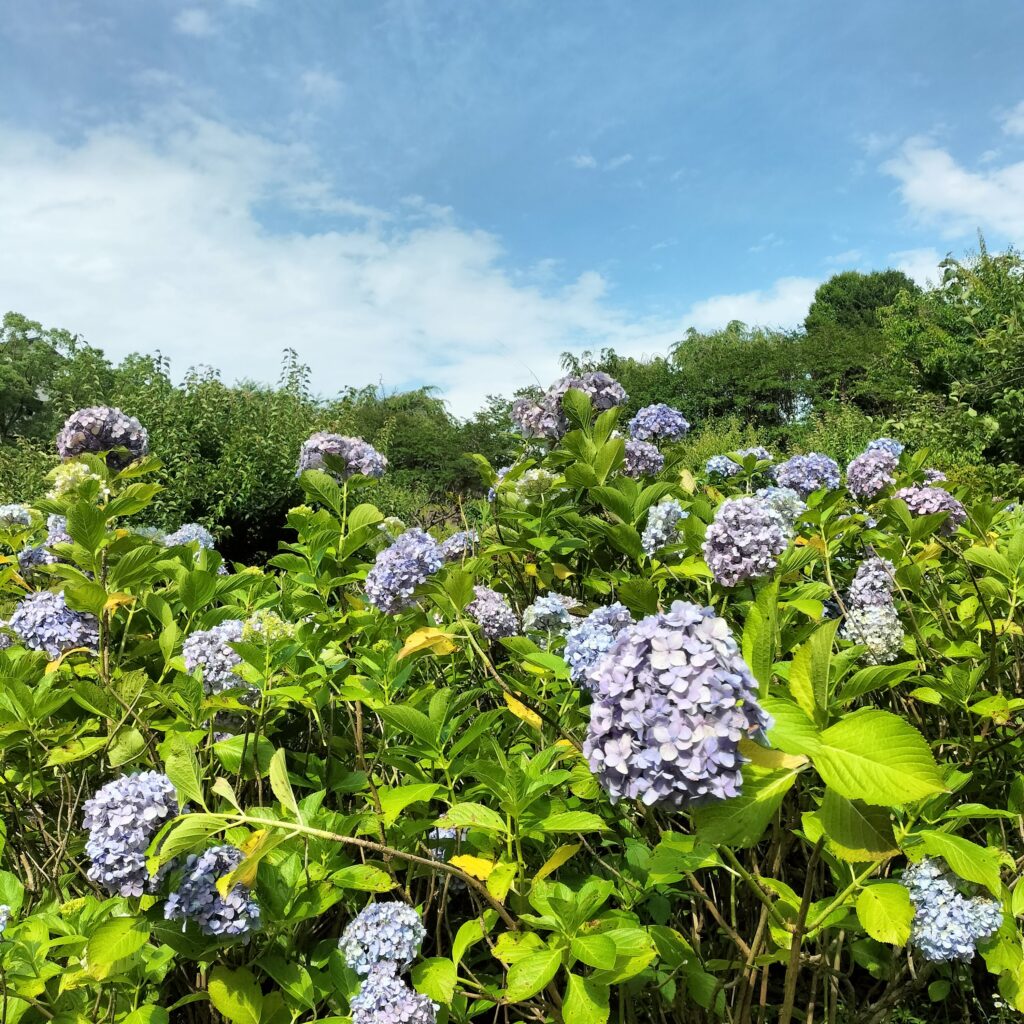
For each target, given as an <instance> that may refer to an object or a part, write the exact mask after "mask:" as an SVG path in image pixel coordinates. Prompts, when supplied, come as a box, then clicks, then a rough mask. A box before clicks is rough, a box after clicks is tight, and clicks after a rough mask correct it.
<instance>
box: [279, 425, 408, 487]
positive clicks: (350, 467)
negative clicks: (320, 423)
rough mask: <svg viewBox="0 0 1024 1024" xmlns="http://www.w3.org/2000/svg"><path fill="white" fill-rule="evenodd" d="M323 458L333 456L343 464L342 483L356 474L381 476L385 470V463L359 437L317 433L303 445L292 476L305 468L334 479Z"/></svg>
mask: <svg viewBox="0 0 1024 1024" xmlns="http://www.w3.org/2000/svg"><path fill="white" fill-rule="evenodd" d="M325 455H333V456H335V457H336V458H338V459H341V461H342V462H344V463H345V472H344V473H342V474H341V476H340V477H339V479H342V480H344V479H347V478H348V477H350V476H354V475H355V474H357V473H358V474H361V475H362V476H369V477H375V478H376V477H382V476H383V475H384V472H385V470H386V469H387V468H388V460H387V459H386V458H385V457H384V456H383V455H381V453H380V452H379V451H377V449H376V448H374V447H373V445H372V444H370V443H369V442H368V441H364V440H363V439H362V438H361V437H346V436H345V435H344V434H330V433H327V432H326V431H323V430H320V431H317V432H316V433H315V434H311V435H310V437H309V439H308V440H306V441H303V442H302V448H301V449H299V465H298V469H296V471H295V475H296V476H302V474H303V473H305V472H306V470H307V469H320V470H323V471H324V472H325V473H330V475H331V476H335V474H334V473H332V472H331V471H330V470H328V469H327V467H326V466H325V465H324V456H325Z"/></svg>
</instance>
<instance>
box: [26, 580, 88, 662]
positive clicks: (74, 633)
mask: <svg viewBox="0 0 1024 1024" xmlns="http://www.w3.org/2000/svg"><path fill="white" fill-rule="evenodd" d="M8 625H9V626H10V628H11V629H13V630H14V632H15V633H17V634H18V636H19V637H21V642H22V643H23V644H24V645H25V646H26V647H28V648H30V649H31V650H33V651H46V653H47V654H48V655H49V656H50V657H51V658H57V657H59V656H60V655H61V654H64V653H65V652H67V651H70V650H73V649H74V648H76V647H85V648H87V649H89V650H91V651H93V652H95V650H96V647H97V644H98V643H99V639H100V634H99V623H98V622H97V621H96V616H95V615H90V614H89V613H88V612H76V611H73V610H72V609H71V608H69V607H68V606H67V602H66V601H65V600H64V595H63V594H54V593H52V592H51V591H49V590H41V591H39V593H36V594H29V595H28V597H25V598H22V600H21V602H20V603H19V604H18V607H17V608H16V609H15V610H14V614H13V615H12V616H11V621H10V623H9V624H8Z"/></svg>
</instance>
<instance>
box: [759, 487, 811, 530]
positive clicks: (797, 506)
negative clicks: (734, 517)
mask: <svg viewBox="0 0 1024 1024" xmlns="http://www.w3.org/2000/svg"><path fill="white" fill-rule="evenodd" d="M755 497H757V498H759V499H760V500H761V502H762V503H763V504H765V505H767V506H768V507H769V508H773V509H775V511H776V512H778V513H779V515H780V516H782V518H783V519H784V520H785V521H786V524H787V525H788V526H789V527H790V529H792V527H793V526H794V525H795V524H796V521H797V520H798V519H799V518H800V517H801V516H802V515H803V514H804V513H805V512H806V511H807V506H806V505H805V504H804V502H803V501H802V500H801V498H800V495H799V494H797V493H796V491H794V490H793V489H792V488H791V487H762V488H760V489H759V490H758V491H757V493H756V494H755Z"/></svg>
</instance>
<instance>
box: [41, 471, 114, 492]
mask: <svg viewBox="0 0 1024 1024" xmlns="http://www.w3.org/2000/svg"><path fill="white" fill-rule="evenodd" d="M89 480H96V481H98V483H99V496H100V497H101V498H109V497H110V488H109V487H107V484H106V481H105V480H104V479H103V477H101V476H100V475H99V474H98V473H94V472H93V471H92V470H91V469H90V468H89V467H88V466H87V465H86V464H85V463H84V462H63V463H61V464H60V465H59V466H58V467H57V468H56V469H54V470H53V471H52V472H51V473H50V489H49V491H47V493H46V496H47V497H48V498H53V499H56V498H62V497H64V495H65V494H69V493H71V492H72V491H77V490H78V488H79V487H81V486H82V484H84V483H86V482H87V481H89Z"/></svg>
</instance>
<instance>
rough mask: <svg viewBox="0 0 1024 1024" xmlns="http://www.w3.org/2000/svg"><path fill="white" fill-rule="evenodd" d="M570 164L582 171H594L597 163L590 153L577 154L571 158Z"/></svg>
mask: <svg viewBox="0 0 1024 1024" xmlns="http://www.w3.org/2000/svg"><path fill="white" fill-rule="evenodd" d="M569 163H571V164H572V165H573V167H576V168H578V169H579V170H581V171H592V170H593V169H594V168H595V167H596V166H597V161H596V160H595V159H594V158H593V157H592V156H591V155H590V154H589V153H575V154H573V155H572V156H571V157H569Z"/></svg>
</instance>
